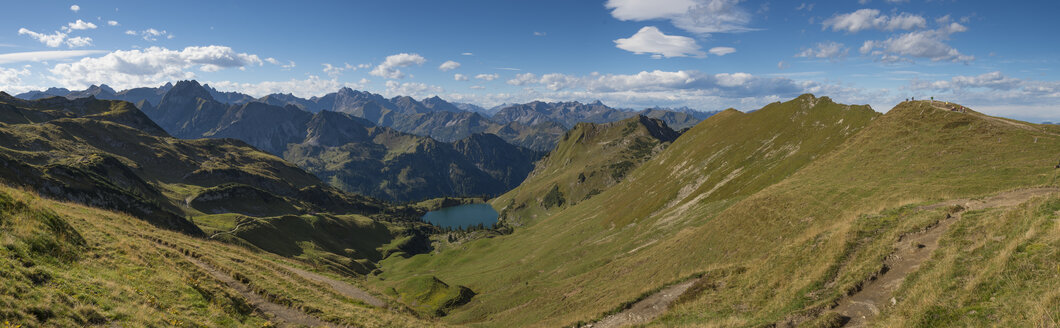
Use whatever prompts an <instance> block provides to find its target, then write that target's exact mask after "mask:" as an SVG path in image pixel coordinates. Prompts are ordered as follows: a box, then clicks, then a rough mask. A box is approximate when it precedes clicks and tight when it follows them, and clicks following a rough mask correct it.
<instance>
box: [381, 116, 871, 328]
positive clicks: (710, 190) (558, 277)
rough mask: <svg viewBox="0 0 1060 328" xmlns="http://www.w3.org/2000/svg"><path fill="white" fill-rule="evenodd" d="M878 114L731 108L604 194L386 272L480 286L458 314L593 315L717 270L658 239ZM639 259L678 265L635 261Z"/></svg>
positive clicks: (514, 318)
mask: <svg viewBox="0 0 1060 328" xmlns="http://www.w3.org/2000/svg"><path fill="white" fill-rule="evenodd" d="M878 115H879V114H877V113H875V112H873V111H871V110H870V109H868V108H867V107H864V106H847V105H840V104H835V103H833V102H831V101H830V100H828V99H827V98H820V99H818V98H813V97H812V96H804V97H800V98H798V99H795V100H793V101H790V102H787V103H783V104H781V103H777V104H773V105H770V106H767V107H766V108H763V109H762V110H759V111H756V112H753V113H750V114H743V113H740V112H737V111H727V112H723V113H720V114H717V115H715V116H713V117H711V118H709V119H707V120H706V121H704V122H703V123H700V124H699V125H697V126H696V127H695V128H693V129H692V130H690V131H688V132H686V133H685V134H684V135H682V136H681V137H679V138H678V139H677V140H676V141H674V142H673V144H671V145H670V146H669V147H668V148H667V149H666V150H665V151H663V152H662V153H660V154H658V155H656V156H655V157H654V158H653V159H652V160H650V161H648V162H646V163H644V164H643V165H642V166H640V167H639V168H637V169H635V170H633V171H632V172H630V173H629V174H630V176H629V178H627V180H626V181H624V182H622V183H620V184H618V185H616V186H614V187H612V188H609V189H607V190H605V191H603V192H602V193H601V194H600V195H598V196H595V197H592V198H590V199H588V200H586V201H584V202H581V203H580V204H578V205H576V206H573V207H570V208H568V209H566V210H563V211H561V212H559V213H557V214H555V215H552V216H550V217H548V218H544V219H541V220H540V221H539V222H538V223H536V224H534V225H532V226H530V227H528V228H525V229H518V230H516V232H515V233H513V234H512V235H509V236H505V237H500V238H492V239H487V240H480V241H476V242H472V243H469V244H466V245H464V246H462V247H459V248H458V249H456V250H450V251H446V252H443V253H440V254H432V255H418V256H414V257H412V258H410V259H409V260H406V261H399V260H396V259H395V260H393V261H384V263H383V271H384V273H383V274H382V277H384V278H386V279H387V281H394V280H400V279H403V278H404V277H408V276H411V275H414V274H415V273H417V272H424V271H430V272H433V274H435V275H437V276H438V277H439V278H441V279H443V280H445V281H451V282H456V283H459V284H463V285H467V286H469V287H471V288H472V289H473V290H475V291H476V292H478V293H479V295H478V296H476V297H475V299H474V300H472V302H471V303H469V304H468V305H467V306H465V307H464V308H462V309H461V310H458V311H455V312H453V313H452V314H450V316H449V318H450V320H453V321H454V322H478V321H483V320H487V321H488V322H492V323H500V322H509V323H518V324H530V323H535V324H539V325H543V326H549V325H563V324H571V323H573V322H575V321H578V320H584V319H589V318H592V317H595V316H597V315H598V314H600V313H603V312H606V311H609V310H611V309H612V308H614V307H616V306H618V305H619V304H621V303H623V302H627V301H630V300H632V299H634V298H635V297H636V296H637V295H639V294H641V293H643V292H645V291H648V290H651V289H654V288H657V287H659V286H661V285H663V284H667V283H670V282H672V281H673V280H676V279H679V278H683V277H686V276H688V275H691V274H694V273H698V272H701V271H703V270H708V269H711V268H713V267H715V266H712V265H703V263H700V262H669V261H668V260H669V259H672V258H674V257H675V256H678V255H679V254H674V253H682V254H683V253H684V251H683V250H682V251H675V250H674V249H660V248H657V247H655V246H656V245H658V244H660V243H661V242H663V241H665V240H667V239H669V238H673V236H674V235H675V234H677V233H678V232H680V231H682V230H685V229H688V228H690V227H695V226H700V225H703V224H704V223H706V222H708V221H709V219H710V218H709V216H710V215H713V214H716V213H717V212H718V211H721V210H723V209H725V208H727V207H728V206H731V204H733V203H735V202H737V201H738V200H739V199H741V198H743V197H746V196H747V195H750V194H753V193H754V192H756V191H757V190H761V189H762V188H765V187H767V186H769V185H770V184H773V183H776V182H777V181H780V180H782V179H783V178H785V177H787V176H788V175H790V174H791V172H794V171H796V170H798V169H799V168H801V167H803V166H805V165H807V164H809V163H810V162H812V161H813V160H814V159H815V158H816V157H817V156H820V155H821V154H824V153H827V152H829V151H832V150H834V149H835V148H836V147H838V146H839V145H840V144H842V143H843V142H844V141H845V140H847V139H848V138H850V137H851V136H854V135H855V134H857V132H858V131H859V130H861V129H862V128H863V127H864V126H866V125H868V124H869V123H870V122H871V121H872V120H873V119H875V118H876V117H877V116H878ZM527 245H534V246H533V247H529V246H527ZM649 251H650V252H649ZM640 256H646V257H649V258H656V259H658V260H659V261H663V262H668V263H666V264H665V265H662V264H656V265H654V266H644V265H642V264H641V263H636V262H628V261H629V260H630V259H632V258H638V257H640ZM455 264H459V265H455ZM681 266H684V267H686V268H685V269H680V268H679V267H681ZM515 308H518V310H515ZM542 318H547V319H544V321H542Z"/></svg>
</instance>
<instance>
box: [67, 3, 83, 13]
mask: <svg viewBox="0 0 1060 328" xmlns="http://www.w3.org/2000/svg"><path fill="white" fill-rule="evenodd" d="M70 11H73V12H75V13H76V12H78V11H81V6H78V5H72V6H70Z"/></svg>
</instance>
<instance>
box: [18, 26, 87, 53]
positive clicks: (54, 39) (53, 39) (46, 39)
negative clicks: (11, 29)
mask: <svg viewBox="0 0 1060 328" xmlns="http://www.w3.org/2000/svg"><path fill="white" fill-rule="evenodd" d="M18 35H28V36H29V37H31V38H34V39H37V41H40V43H43V44H44V45H46V46H49V47H52V48H55V47H58V46H61V45H63V44H66V46H68V47H70V48H77V47H84V46H88V45H92V38H88V37H74V38H67V36H68V35H67V34H66V33H63V32H59V31H55V33H53V34H44V33H37V32H34V31H30V30H29V29H26V28H20V29H18Z"/></svg>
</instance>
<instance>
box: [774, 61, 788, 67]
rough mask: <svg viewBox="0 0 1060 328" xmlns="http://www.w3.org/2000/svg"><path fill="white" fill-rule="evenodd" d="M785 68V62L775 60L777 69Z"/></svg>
mask: <svg viewBox="0 0 1060 328" xmlns="http://www.w3.org/2000/svg"><path fill="white" fill-rule="evenodd" d="M787 68H788V63H785V62H784V61H783V60H781V61H779V62H777V69H787Z"/></svg>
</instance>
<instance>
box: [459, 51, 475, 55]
mask: <svg viewBox="0 0 1060 328" xmlns="http://www.w3.org/2000/svg"><path fill="white" fill-rule="evenodd" d="M461 55H463V56H474V55H475V54H473V53H470V52H465V53H462V54H461Z"/></svg>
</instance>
